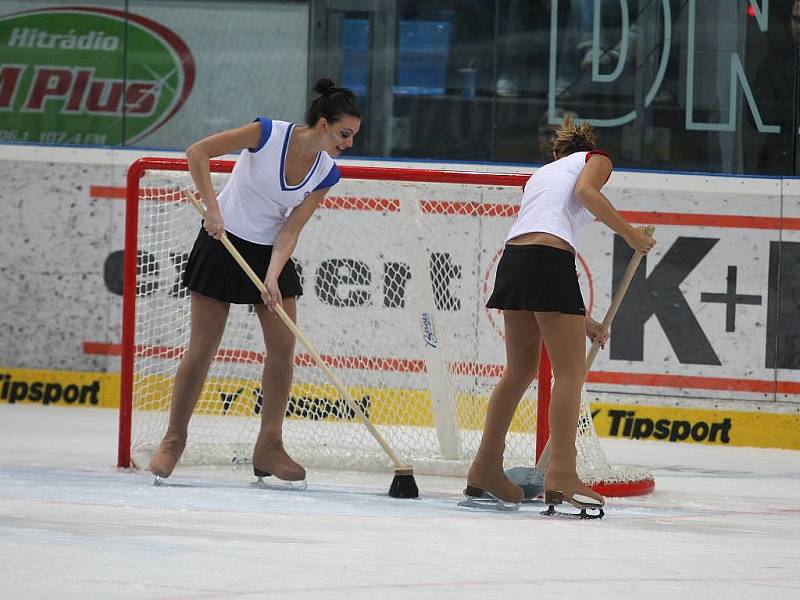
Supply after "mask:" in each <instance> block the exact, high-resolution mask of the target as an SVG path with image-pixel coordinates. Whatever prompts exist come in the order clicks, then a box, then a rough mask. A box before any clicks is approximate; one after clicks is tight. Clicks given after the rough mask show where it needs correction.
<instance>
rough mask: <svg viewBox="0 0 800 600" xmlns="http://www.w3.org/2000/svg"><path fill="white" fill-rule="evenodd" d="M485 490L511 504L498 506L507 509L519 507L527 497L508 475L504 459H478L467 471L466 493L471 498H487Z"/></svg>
mask: <svg viewBox="0 0 800 600" xmlns="http://www.w3.org/2000/svg"><path fill="white" fill-rule="evenodd" d="M484 492H487V493H488V494H491V495H492V496H494V498H496V499H497V500H500V501H501V502H503V503H506V504H507V505H510V506H506V505H501V504H498V507H497V508H500V509H505V510H509V509H511V508H515V507H518V506H517V505H519V503H520V502H522V499H523V498H524V497H525V494H524V492H523V491H522V488H521V487H520V486H518V485H517V484H515V483H514V482H513V481H511V480H510V479H509V478H508V477H506V474H505V473H504V472H503V463H502V461H499V462H498V461H492V462H488V461H483V460H477V459H476V460H475V461H474V462H473V463H472V466H471V467H470V468H469V473H467V487H466V488H465V489H464V495H466V496H468V497H469V498H471V499H478V498H486V496H485V495H484ZM465 505H468V504H465Z"/></svg>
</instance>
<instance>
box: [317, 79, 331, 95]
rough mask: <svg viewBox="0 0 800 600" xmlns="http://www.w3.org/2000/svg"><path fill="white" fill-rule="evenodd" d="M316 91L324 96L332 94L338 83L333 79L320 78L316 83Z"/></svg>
mask: <svg viewBox="0 0 800 600" xmlns="http://www.w3.org/2000/svg"><path fill="white" fill-rule="evenodd" d="M314 91H315V92H317V93H318V94H322V95H323V96H330V95H331V94H332V93H333V92H335V91H336V84H335V83H333V80H331V79H320V80H319V81H318V82H317V83H316V85H314Z"/></svg>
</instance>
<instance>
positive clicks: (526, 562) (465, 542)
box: [0, 404, 800, 600]
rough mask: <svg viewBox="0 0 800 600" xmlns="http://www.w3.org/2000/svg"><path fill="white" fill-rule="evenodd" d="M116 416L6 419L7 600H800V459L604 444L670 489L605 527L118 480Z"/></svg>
mask: <svg viewBox="0 0 800 600" xmlns="http://www.w3.org/2000/svg"><path fill="white" fill-rule="evenodd" d="M116 419H117V414H116V412H114V411H110V410H103V409H78V408H59V407H52V406H48V407H39V406H26V405H7V404H2V405H0V598H1V599H3V600H5V599H14V600H16V599H24V600H27V599H39V598H42V599H44V598H47V599H50V598H57V599H58V600H69V599H81V600H85V599H94V598H113V599H115V600H117V599H120V600H122V599H128V598H131V599H134V598H136V599H143V598H157V599H170V600H173V599H183V598H202V599H206V600H216V599H238V600H251V599H257V598H282V599H295V598H297V599H314V600H319V599H322V598H324V599H329V598H347V599H353V600H361V599H381V600H384V599H386V600H391V599H395V598H414V599H428V598H431V599H433V598H436V599H438V598H458V599H459V600H471V599H476V600H477V599H480V600H486V599H490V598H504V599H505V598H536V599H538V598H547V597H551V598H552V597H558V598H559V599H560V600H568V599H571V598H581V599H586V598H592V599H593V600H602V599H612V598H613V599H616V598H626V599H627V598H631V599H632V598H637V597H639V598H646V599H647V600H654V599H660V598H665V599H666V598H669V599H671V600H672V599H674V598H710V599H716V598H724V599H726V600H728V599H730V600H735V599H739V598H742V599H744V598H746V599H747V600H752V599H753V598H761V597H764V596H767V595H769V598H770V599H771V600H774V599H779V598H780V599H783V598H787V599H789V598H791V599H797V598H800V453H798V452H790V451H779V450H763V449H751V448H718V447H708V446H699V445H675V444H669V443H665V442H632V441H609V440H603V445H604V447H605V449H606V452H607V454H608V455H609V458H610V459H611V460H612V461H614V462H627V463H636V464H639V465H642V466H644V467H647V468H649V469H651V470H652V471H653V473H654V474H655V476H656V491H655V493H653V494H652V495H650V496H646V497H640V498H630V499H613V498H612V499H609V500H608V505H607V511H606V518H605V519H603V520H601V521H582V522H581V521H567V520H554V519H547V518H545V517H540V516H539V515H538V511H539V510H541V508H542V506H541V505H533V506H524V507H523V508H522V509H521V510H520V511H518V512H516V513H494V512H489V511H470V510H468V509H463V508H458V507H457V506H456V502H457V500H458V499H460V498H461V489H462V487H463V484H464V482H463V481H461V480H456V479H448V478H435V477H424V476H419V475H417V476H416V479H417V483H418V484H419V486H420V490H421V494H422V497H421V499H419V500H396V499H392V498H389V497H388V496H387V495H386V492H387V491H388V489H389V484H390V483H391V478H392V473H366V474H365V473H339V472H332V471H311V472H310V473H309V476H308V482H309V487H308V489H307V490H306V491H303V492H297V491H274V490H257V489H251V488H250V487H249V482H250V481H251V480H252V477H251V476H250V474H249V473H248V472H247V470H246V469H245V468H240V469H239V470H234V469H233V468H217V469H207V468H206V469H198V468H193V469H190V468H185V467H180V466H179V467H178V469H177V470H176V472H175V474H174V475H173V477H171V478H170V479H169V481H170V482H171V483H174V484H187V487H183V486H180V485H175V486H172V487H153V485H152V477H151V476H150V475H149V474H146V473H141V472H126V471H118V470H117V469H116V468H115V467H114V464H115V461H116V430H117V425H116Z"/></svg>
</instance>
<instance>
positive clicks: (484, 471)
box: [467, 310, 541, 502]
mask: <svg viewBox="0 0 800 600" xmlns="http://www.w3.org/2000/svg"><path fill="white" fill-rule="evenodd" d="M503 320H504V322H505V331H506V368H505V371H504V372H503V376H502V377H501V378H500V381H499V382H498V384H497V386H495V388H494V391H493V392H492V396H491V398H490V399H489V405H488V407H487V409H486V422H485V424H484V427H483V435H482V437H481V443H480V446H479V447H478V452H477V454H476V455H475V460H474V461H473V463H472V466H471V467H470V470H469V474H468V475H467V486H468V488H469V487H472V488H478V489H480V490H487V491H489V492H491V493H492V494H493V495H494V496H496V497H498V498H500V499H501V500H505V501H507V502H520V501H521V500H522V497H523V492H522V488H520V487H519V486H518V485H515V484H514V483H512V482H511V481H510V480H509V479H508V478H507V477H506V476H505V473H504V472H503V451H504V449H505V442H506V435H507V434H508V429H509V427H510V426H511V420H512V419H513V418H514V413H515V412H516V410H517V406H518V405H519V401H520V400H521V399H522V395H523V394H524V393H525V390H526V389H527V388H528V386H529V385H530V384H531V382H532V381H533V380H534V378H535V377H536V372H537V370H538V369H539V348H540V347H541V334H540V332H539V326H538V324H537V323H536V319H535V317H534V315H533V313H532V312H530V311H524V310H506V311H503ZM476 491H477V490H476Z"/></svg>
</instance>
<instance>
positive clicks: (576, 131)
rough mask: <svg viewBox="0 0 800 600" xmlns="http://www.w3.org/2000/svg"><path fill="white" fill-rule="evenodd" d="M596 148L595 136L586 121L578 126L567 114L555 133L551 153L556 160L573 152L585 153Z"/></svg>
mask: <svg viewBox="0 0 800 600" xmlns="http://www.w3.org/2000/svg"><path fill="white" fill-rule="evenodd" d="M595 148H597V136H596V135H595V133H594V129H592V126H591V124H590V123H589V122H588V121H584V122H583V123H580V124H579V125H578V124H576V123H575V121H574V120H573V119H572V115H570V114H569V113H567V114H566V115H564V119H563V121H561V127H560V128H559V129H558V131H557V132H556V138H555V140H553V151H554V152H555V153H556V156H557V157H558V158H562V157H564V156H567V155H569V154H572V153H573V152H587V151H590V150H594V149H595Z"/></svg>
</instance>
